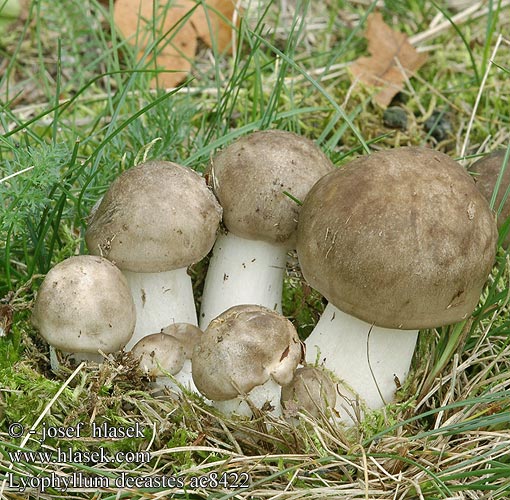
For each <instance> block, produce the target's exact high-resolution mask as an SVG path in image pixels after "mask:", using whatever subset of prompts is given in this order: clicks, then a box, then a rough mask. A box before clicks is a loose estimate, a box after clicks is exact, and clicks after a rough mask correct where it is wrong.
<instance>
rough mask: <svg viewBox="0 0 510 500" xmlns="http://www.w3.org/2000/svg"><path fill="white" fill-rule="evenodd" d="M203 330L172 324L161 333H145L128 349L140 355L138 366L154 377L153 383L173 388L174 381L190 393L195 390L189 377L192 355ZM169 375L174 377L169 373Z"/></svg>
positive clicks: (176, 386) (176, 389) (187, 324)
mask: <svg viewBox="0 0 510 500" xmlns="http://www.w3.org/2000/svg"><path fill="white" fill-rule="evenodd" d="M201 337H202V331H201V330H200V329H199V328H198V327H197V326H195V325H192V324H190V323H173V324H171V325H169V326H168V327H166V328H163V329H162V330H161V332H160V333H154V334H152V335H147V336H146V337H143V338H142V339H141V340H139V341H138V342H137V343H136V344H135V345H134V346H133V348H132V349H131V352H132V354H133V356H134V357H135V358H139V362H140V368H141V369H142V371H143V372H145V373H146V374H147V375H148V376H150V377H153V378H155V385H156V386H161V387H168V388H171V389H174V390H175V391H176V392H177V393H179V392H180V391H179V388H178V385H177V384H180V385H182V386H184V387H185V388H186V389H188V390H191V391H193V392H198V390H197V388H196V387H195V384H194V383H193V378H192V376H191V356H192V354H193V349H194V347H195V345H196V344H197V342H198V341H199V340H200V338H201ZM168 375H172V377H173V380H172V379H171V378H170V377H169V376H168Z"/></svg>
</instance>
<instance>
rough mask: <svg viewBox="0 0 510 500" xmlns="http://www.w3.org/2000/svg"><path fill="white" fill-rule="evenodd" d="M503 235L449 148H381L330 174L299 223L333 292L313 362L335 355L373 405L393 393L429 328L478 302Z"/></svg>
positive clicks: (311, 258) (302, 250) (309, 254)
mask: <svg viewBox="0 0 510 500" xmlns="http://www.w3.org/2000/svg"><path fill="white" fill-rule="evenodd" d="M496 238H497V230H496V224H495V220H494V215H493V213H492V212H491V211H490V209H489V206H488V204H487V202H486V200H485V199H484V198H483V196H482V195H481V194H480V193H479V191H478V190H477V189H476V186H475V183H474V181H473V179H472V178H471V176H470V175H469V174H468V173H467V172H466V171H465V170H464V169H463V168H462V167H461V166H460V165H459V164H458V163H457V162H455V161H454V160H452V159H451V158H449V157H448V156H447V155H445V154H443V153H439V152H437V151H433V150H430V149H426V148H416V147H404V148H398V149H393V150H389V151H381V152H377V153H373V154H371V155H369V156H364V157H361V158H358V159H356V160H354V161H351V162H350V163H348V164H347V165H345V166H343V167H342V168H339V169H338V170H335V171H334V172H332V173H331V174H328V175H326V176H325V177H323V178H322V179H321V180H319V181H318V182H317V184H316V185H315V186H314V187H313V188H312V190H311V191H310V193H309V194H308V196H307V197H306V199H305V201H304V204H303V206H302V207H301V212H300V217H299V225H298V242H297V252H298V258H299V262H300V265H301V268H302V271H303V275H304V277H305V279H306V280H307V282H308V283H309V284H310V285H311V286H312V287H313V288H315V289H316V290H318V291H319V292H320V293H322V294H323V295H324V296H325V297H326V299H328V301H329V304H328V306H327V307H326V310H325V311H324V313H323V315H322V317H321V319H320V320H319V322H318V324H317V326H316V327H315V329H314V330H313V332H312V333H311V335H310V336H309V337H308V339H307V340H306V345H307V350H306V354H307V361H308V362H309V363H314V362H316V361H318V362H319V364H322V363H324V365H325V366H326V367H327V368H329V369H330V370H331V371H333V372H334V373H335V375H336V376H337V377H338V378H339V379H340V380H342V381H343V382H344V383H345V384H346V386H347V387H348V388H350V389H351V390H352V391H353V392H354V393H355V394H358V395H359V396H360V397H361V398H362V400H363V401H364V402H365V403H366V405H367V406H368V407H369V408H379V407H381V406H382V405H384V404H385V403H388V402H390V401H391V400H392V398H393V396H394V393H395V390H396V384H395V379H396V378H398V379H399V380H400V381H401V382H403V381H404V379H405V377H406V375H407V372H408V370H409V366H410V362H411V358H412V355H413V352H414V346H415V342H416V337H417V333H418V332H417V330H418V329H422V328H434V327H438V326H442V325H448V324H452V323H456V322H459V321H462V320H465V319H466V318H467V317H468V316H469V315H470V314H471V313H472V311H473V309H474V308H475V306H476V305H477V304H478V301H479V298H480V293H481V290H482V287H483V286H484V284H485V282H486V279H487V276H488V274H489V272H490V270H491V267H492V265H493V262H494V257H495V248H496ZM338 399H339V401H341V398H338ZM340 406H341V404H340ZM337 407H338V410H339V412H340V413H341V414H342V409H341V408H340V407H339V405H338V404H337ZM343 415H345V412H343Z"/></svg>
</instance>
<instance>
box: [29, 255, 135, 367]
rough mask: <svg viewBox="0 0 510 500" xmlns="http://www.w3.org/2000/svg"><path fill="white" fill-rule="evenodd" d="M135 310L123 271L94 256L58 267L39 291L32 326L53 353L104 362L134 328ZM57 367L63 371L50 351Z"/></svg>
mask: <svg viewBox="0 0 510 500" xmlns="http://www.w3.org/2000/svg"><path fill="white" fill-rule="evenodd" d="M135 321H136V316H135V306H134V303H133V299H132V297H131V293H130V291H129V287H128V284H127V282H126V279H125V278H124V276H122V273H121V272H120V271H119V269H117V268H116V267H115V266H114V265H113V264H112V263H111V262H110V261H108V260H106V259H104V258H102V257H96V256H92V255H81V256H77V257H70V258H69V259H66V260H64V261H62V262H60V263H59V264H57V265H56V266H55V267H53V268H52V269H51V270H50V271H49V272H48V274H47V275H46V277H45V278H44V281H43V283H42V285H41V287H40V288H39V292H38V293H37V298H36V301H35V304H34V310H33V313H32V323H33V324H34V326H35V327H36V328H37V329H38V330H39V333H40V334H41V336H42V337H43V338H44V339H45V340H46V341H47V342H48V344H49V345H50V346H51V348H53V349H59V350H61V351H63V352H64V353H65V354H68V355H70V356H71V357H72V358H74V359H75V360H76V361H83V360H92V361H97V362H100V361H101V360H102V356H101V354H100V353H99V351H102V352H104V353H110V352H116V351H119V350H121V349H122V348H123V347H124V345H125V344H126V343H127V342H128V340H129V339H130V338H131V335H132V334H133V330H134V328H135ZM51 366H52V369H54V370H56V369H57V368H58V360H57V357H56V354H55V351H54V350H52V351H51Z"/></svg>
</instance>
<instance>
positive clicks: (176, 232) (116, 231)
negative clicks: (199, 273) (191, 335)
mask: <svg viewBox="0 0 510 500" xmlns="http://www.w3.org/2000/svg"><path fill="white" fill-rule="evenodd" d="M220 219H221V207H220V206H219V204H218V202H217V201H216V199H215V197H214V195H213V194H212V192H211V191H210V190H209V189H208V188H207V186H206V184H205V182H204V180H203V179H202V178H201V177H200V176H199V175H198V174H197V173H196V172H194V171H193V170H191V169H189V168H186V167H183V166H181V165H177V164H176V163H171V162H167V161H149V162H146V163H143V164H140V165H138V166H136V167H133V168H130V169H129V170H126V171H125V172H124V173H123V174H122V175H120V176H119V177H118V178H117V179H116V180H115V181H114V182H113V183H112V185H111V186H110V188H109V189H108V191H107V192H106V194H105V195H104V197H103V199H102V201H101V203H100V204H99V206H98V207H97V209H96V210H94V211H93V212H92V214H91V216H90V220H89V224H88V228H87V232H86V235H85V238H86V241H87V246H88V248H89V251H90V252H91V253H93V254H100V255H102V256H104V257H106V258H108V259H110V260H112V261H113V262H115V264H116V265H117V266H118V267H119V268H120V269H122V271H123V273H124V275H125V276H126V279H127V280H128V283H129V286H130V288H131V292H132V294H133V297H134V300H135V304H136V312H137V321H136V328H135V333H134V335H133V338H132V339H131V341H130V342H129V344H128V345H127V348H128V349H130V348H131V347H132V346H133V345H134V344H135V343H136V342H138V341H139V340H140V339H141V338H143V337H144V336H145V335H150V334H152V333H154V332H159V331H160V330H161V329H162V328H164V327H166V326H168V325H169V324H171V323H181V322H184V323H191V324H195V325H196V324H197V316H196V310H195V302H194V298H193V290H192V286H191V279H190V277H189V276H188V274H187V267H188V266H189V265H190V264H193V263H195V262H198V261H199V260H201V259H202V258H203V257H205V255H207V253H208V252H209V250H210V249H211V248H212V246H213V244H214V240H215V238H216V231H217V229H218V226H219V222H220Z"/></svg>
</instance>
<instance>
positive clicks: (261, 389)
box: [212, 378, 282, 417]
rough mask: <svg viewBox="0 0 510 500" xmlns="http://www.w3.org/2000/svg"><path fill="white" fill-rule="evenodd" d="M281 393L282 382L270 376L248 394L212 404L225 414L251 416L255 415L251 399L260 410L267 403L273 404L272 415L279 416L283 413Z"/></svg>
mask: <svg viewBox="0 0 510 500" xmlns="http://www.w3.org/2000/svg"><path fill="white" fill-rule="evenodd" d="M281 393H282V388H281V386H280V384H278V383H277V382H275V381H274V380H273V379H271V378H270V379H269V380H268V381H267V382H265V383H264V384H262V385H258V386H257V387H254V388H253V389H252V390H251V391H250V392H249V393H248V394H247V395H246V396H238V397H237V398H234V399H229V400H227V401H213V402H212V405H213V406H214V407H215V408H217V409H218V410H220V411H221V413H223V414H224V415H232V414H235V415H240V416H244V417H251V416H253V412H252V410H251V408H250V405H249V404H248V402H247V401H248V400H249V401H250V403H251V404H252V405H253V406H255V408H258V409H259V410H260V409H262V407H264V406H265V405H266V404H269V405H271V407H272V408H273V410H272V411H271V415H273V416H275V417H279V416H280V415H281V414H282V405H281V402H280V398H281Z"/></svg>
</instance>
